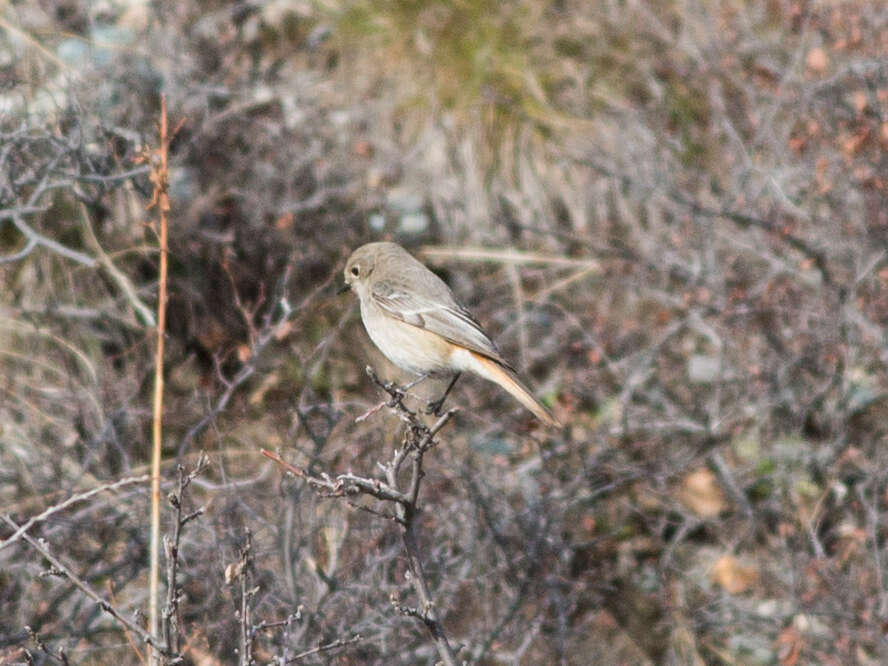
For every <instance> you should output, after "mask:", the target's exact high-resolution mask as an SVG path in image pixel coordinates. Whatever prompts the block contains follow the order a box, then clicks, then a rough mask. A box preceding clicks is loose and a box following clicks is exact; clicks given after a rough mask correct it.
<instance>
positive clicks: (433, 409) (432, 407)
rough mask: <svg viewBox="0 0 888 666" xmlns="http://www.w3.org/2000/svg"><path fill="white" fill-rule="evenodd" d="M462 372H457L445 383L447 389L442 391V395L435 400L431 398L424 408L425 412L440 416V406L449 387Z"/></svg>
mask: <svg viewBox="0 0 888 666" xmlns="http://www.w3.org/2000/svg"><path fill="white" fill-rule="evenodd" d="M460 374H462V373H459V372H457V373H456V374H455V375H453V379H451V380H450V383H449V384H448V385H447V390H445V391H444V395H442V396H441V397H440V398H438V399H437V400H431V401H430V402H429V403H428V404H427V405H426V408H425V413H426V414H434V415H435V416H441V408H442V407H443V406H444V401H445V400H447V396H448V395H450V389H452V388H453V385H454V384H456V380H457V379H459V376H460Z"/></svg>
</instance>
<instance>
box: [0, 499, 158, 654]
mask: <svg viewBox="0 0 888 666" xmlns="http://www.w3.org/2000/svg"><path fill="white" fill-rule="evenodd" d="M2 518H3V520H4V521H5V522H6V524H7V525H9V526H10V527H12V528H13V529H15V530H16V531H18V529H19V527H20V526H19V525H18V524H17V523H16V522H15V521H14V520H12V519H11V518H10V517H9V516H3V517H2ZM21 538H22V539H24V540H25V541H27V542H28V544H29V545H30V546H31V547H32V548H34V550H36V551H37V552H38V553H40V554H41V555H42V556H43V557H44V558H46V559H47V560H48V561H49V563H50V564H51V565H52V566H53V567H55V569H56V570H57V571H60V572H61V573H62V574H63V575H64V576H65V577H66V578H67V579H68V580H70V581H71V582H72V583H73V584H74V585H75V586H76V587H77V588H78V589H79V590H80V591H81V592H83V593H84V594H85V595H86V596H88V597H89V598H90V599H92V600H93V601H95V602H96V603H97V604H98V606H99V608H101V609H102V610H103V611H105V612H106V613H108V614H109V615H110V616H111V617H113V618H114V619H115V620H117V621H118V622H120V623H121V624H122V625H123V626H125V627H126V628H127V629H129V630H130V631H132V632H133V633H134V634H136V635H137V636H138V637H139V638H140V639H141V640H143V641H144V642H145V643H147V644H148V645H150V646H151V647H153V648H154V650H155V651H156V652H157V653H158V654H167V650H166V648H165V647H164V646H163V645H162V644H160V643H159V642H158V640H157V639H156V638H155V637H154V636H153V635H152V634H150V633H149V632H148V631H146V630H145V629H144V628H142V627H140V626H139V625H138V624H136V623H135V622H133V621H132V620H130V619H129V618H128V617H126V616H125V615H124V614H123V613H121V612H120V611H118V610H117V609H116V608H115V607H114V606H113V605H112V604H111V602H109V601H108V600H107V599H105V598H104V597H103V596H102V595H101V594H99V593H98V592H96V591H95V590H94V589H93V588H92V587H91V586H90V585H89V583H87V582H86V581H84V580H81V579H80V578H78V577H77V576H76V575H75V574H74V572H73V571H71V569H70V568H68V566H67V565H66V564H65V563H64V562H62V561H61V560H60V559H58V558H57V557H56V556H55V555H53V554H52V553H51V552H49V549H48V548H47V547H46V546H44V545H43V544H42V543H41V542H40V541H38V540H37V539H35V538H34V537H32V536H31V535H30V534H28V533H27V532H24V533H23V534H22V537H21Z"/></svg>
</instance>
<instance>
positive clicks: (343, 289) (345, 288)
mask: <svg viewBox="0 0 888 666" xmlns="http://www.w3.org/2000/svg"><path fill="white" fill-rule="evenodd" d="M349 289H351V285H350V284H349V283H348V282H346V283H345V284H343V285H342V286H341V287H339V289H337V290H336V295H337V296H339V295H340V294H344V293H345V292H347V291H348V290H349Z"/></svg>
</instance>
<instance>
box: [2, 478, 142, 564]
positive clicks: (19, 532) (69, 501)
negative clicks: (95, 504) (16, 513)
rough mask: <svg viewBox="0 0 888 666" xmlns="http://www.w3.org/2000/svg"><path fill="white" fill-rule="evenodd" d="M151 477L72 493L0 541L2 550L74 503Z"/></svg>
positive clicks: (131, 479)
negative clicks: (75, 493) (38, 524)
mask: <svg viewBox="0 0 888 666" xmlns="http://www.w3.org/2000/svg"><path fill="white" fill-rule="evenodd" d="M150 478H151V477H150V476H148V475H147V474H145V475H143V476H130V477H127V478H125V479H120V480H119V481H115V482H114V483H106V484H103V485H101V486H97V487H95V488H93V489H92V490H87V491H85V492H82V493H78V494H77V495H72V496H71V497H69V498H68V499H66V500H65V501H63V502H59V503H58V504H54V505H53V506H51V507H49V508H48V509H46V510H45V511H43V512H42V513H40V514H38V515H36V516H34V517H32V518H30V519H28V521H27V522H25V523H22V525H21V527H19V528H18V529H17V530H16V531H15V532H13V534H12V535H10V536H8V537H7V538H6V539H4V540H3V541H0V550H3V549H4V548H6V547H7V546H10V545H12V544H13V543H15V542H16V541H18V540H19V539H20V538H21V537H22V535H24V534H25V532H27V531H28V530H29V529H31V528H32V527H34V525H36V524H37V523H40V522H43V521H44V520H46V519H47V518H49V517H50V516H52V515H53V514H56V513H58V512H59V511H64V510H65V509H67V508H68V507H70V506H72V505H74V504H77V503H78V502H85V501H86V500H88V499H90V498H91V497H93V496H95V495H98V494H99V493H101V492H104V491H106V490H117V489H118V488H123V487H124V486H129V485H132V484H134V483H145V482H146V481H148V480H149V479H150Z"/></svg>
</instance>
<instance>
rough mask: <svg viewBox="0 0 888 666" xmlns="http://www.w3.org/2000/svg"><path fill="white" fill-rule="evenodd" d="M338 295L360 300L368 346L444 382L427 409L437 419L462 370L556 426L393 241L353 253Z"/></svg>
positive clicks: (448, 297) (445, 292)
mask: <svg viewBox="0 0 888 666" xmlns="http://www.w3.org/2000/svg"><path fill="white" fill-rule="evenodd" d="M343 275H344V278H345V285H344V287H343V289H342V290H343V291H347V290H348V289H351V290H352V291H353V292H354V293H355V294H356V295H357V296H358V299H359V301H360V307H361V320H362V321H363V323H364V328H365V329H366V331H367V334H368V335H369V336H370V339H371V340H372V341H373V343H374V344H375V345H376V346H377V347H378V348H379V350H380V351H381V352H382V353H383V354H384V355H385V356H386V358H388V359H389V360H390V361H391V362H392V363H394V364H395V365H396V366H398V367H400V368H402V369H404V370H407V371H408V372H411V373H413V374H416V375H419V376H420V377H419V379H417V380H416V382H413V383H411V384H410V386H412V385H414V384H416V383H418V382H419V381H422V380H423V379H425V378H426V377H442V378H446V377H450V378H451V380H450V384H449V385H448V386H447V389H446V390H445V392H444V395H443V396H442V397H441V398H440V399H439V400H436V401H433V402H430V403H429V404H428V406H427V409H426V411H427V413H435V414H439V413H440V410H441V407H442V405H443V404H444V401H445V400H446V399H447V395H448V394H449V393H450V391H451V389H452V388H453V386H454V384H456V381H457V379H459V377H460V375H461V373H463V372H472V373H474V374H476V375H479V376H480V377H483V378H484V379H487V380H489V381H491V382H493V383H494V384H497V385H499V386H500V387H502V388H503V389H505V390H506V391H508V392H509V393H510V394H511V395H512V396H513V397H514V398H515V399H516V400H518V402H520V403H521V404H522V405H524V406H525V407H526V408H527V409H528V410H530V411H531V412H532V413H533V414H534V415H535V416H536V417H537V418H538V419H539V420H540V421H542V422H543V423H544V424H546V425H547V426H550V427H553V428H560V427H561V424H560V423H559V422H558V420H557V419H556V418H555V417H554V416H553V415H552V412H551V411H549V409H548V408H547V407H546V406H545V405H543V404H542V403H541V402H540V401H539V400H537V399H536V398H535V397H534V396H533V394H532V393H531V392H530V389H528V387H527V385H526V384H525V383H524V382H523V381H522V379H521V378H520V377H519V375H518V373H517V372H516V371H515V368H513V367H512V365H511V364H510V363H509V362H508V361H507V360H506V359H505V358H503V356H502V354H500V352H499V350H498V349H497V347H496V345H495V344H494V343H493V341H492V340H491V339H490V336H488V335H487V333H485V332H484V329H483V328H481V325H480V324H479V323H478V321H477V320H476V319H475V318H474V317H473V316H472V315H471V313H470V312H469V311H468V310H467V309H466V308H465V307H464V306H463V305H461V304H460V303H459V302H458V301H457V300H456V297H455V296H454V295H453V292H452V291H451V290H450V287H448V286H447V284H446V283H445V282H444V281H443V280H442V279H441V278H439V277H438V276H437V275H435V273H433V272H432V271H431V270H429V269H428V268H426V266H425V265H423V264H422V263H421V262H420V261H418V260H417V259H416V258H414V257H413V256H412V255H411V254H410V253H409V252H407V250H405V249H404V248H403V247H401V246H400V245H398V244H397V243H390V242H374V243H367V244H365V245H362V246H361V247H359V248H357V249H356V250H355V251H354V252H352V254H351V256H350V257H349V258H348V261H347V262H346V264H345V269H344V271H343Z"/></svg>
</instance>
